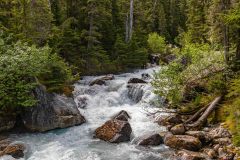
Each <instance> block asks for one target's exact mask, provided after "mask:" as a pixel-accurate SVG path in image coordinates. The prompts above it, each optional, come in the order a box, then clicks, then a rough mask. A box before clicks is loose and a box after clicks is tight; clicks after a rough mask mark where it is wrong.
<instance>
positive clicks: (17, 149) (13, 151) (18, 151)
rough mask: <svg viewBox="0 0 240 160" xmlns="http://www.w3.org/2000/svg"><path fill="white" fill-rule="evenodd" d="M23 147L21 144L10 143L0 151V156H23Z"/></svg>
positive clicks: (17, 157)
mask: <svg viewBox="0 0 240 160" xmlns="http://www.w3.org/2000/svg"><path fill="white" fill-rule="evenodd" d="M25 149H26V147H25V146H24V145H23V144H17V143H12V144H9V145H8V146H7V147H6V148H4V149H3V150H2V151H0V157H1V156H4V155H11V156H12V157H13V158H16V159H19V158H23V157H24V150H25Z"/></svg>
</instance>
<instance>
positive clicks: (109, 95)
mask: <svg viewBox="0 0 240 160" xmlns="http://www.w3.org/2000/svg"><path fill="white" fill-rule="evenodd" d="M158 69H159V68H151V69H146V70H138V71H136V72H134V73H124V74H120V75H115V79H114V80H111V81H107V82H106V85H103V86H98V85H94V86H89V83H90V82H91V81H92V80H94V79H96V78H98V77H93V76H88V77H83V79H82V80H80V81H79V82H77V83H76V84H75V90H74V97H75V101H76V103H78V99H79V97H80V98H81V97H85V98H86V99H87V101H86V106H85V108H79V110H80V112H81V114H82V115H83V116H84V117H85V118H86V120H87V122H86V123H85V124H83V125H80V126H75V127H71V128H66V129H57V130H53V131H49V132H46V133H32V134H31V133H24V134H11V135H10V139H13V140H15V141H20V142H23V143H25V144H26V145H27V146H28V147H27V148H28V149H27V151H26V153H25V158H24V159H26V160H161V159H162V160H167V159H170V158H169V157H170V155H171V154H172V152H171V150H170V149H169V148H168V147H166V146H165V145H160V146H157V147H140V146H137V145H136V144H135V143H134V138H136V137H139V136H142V135H144V134H146V133H153V132H156V133H159V132H162V131H165V130H166V128H165V127H161V126H159V125H158V124H156V123H154V117H152V116H149V115H147V114H146V108H148V109H150V110H155V109H156V108H155V106H156V105H154V104H155V103H156V102H159V101H160V99H159V97H158V96H156V95H155V94H154V93H153V88H152V86H151V84H150V83H149V84H146V85H139V86H136V87H135V89H133V90H132V91H131V94H132V98H129V93H128V92H129V91H128V88H127V82H128V80H129V79H130V78H133V77H137V78H141V75H142V74H143V73H147V74H149V75H152V74H153V72H154V71H156V70H158ZM148 81H150V80H148ZM139 96H140V99H141V100H140V101H137V100H139ZM121 110H125V111H127V112H128V113H129V115H130V116H131V119H130V121H129V122H130V124H131V127H132V130H133V133H132V141H131V142H128V143H120V144H111V143H108V142H104V141H101V140H99V139H96V138H93V137H94V131H95V129H96V128H97V127H99V126H101V125H102V124H103V123H104V122H106V121H107V120H109V119H110V118H111V117H112V116H113V115H114V114H116V113H118V112H119V111H121ZM0 159H1V158H0ZM10 159H12V158H10V157H3V158H2V160H10Z"/></svg>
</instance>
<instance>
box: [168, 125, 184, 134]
mask: <svg viewBox="0 0 240 160" xmlns="http://www.w3.org/2000/svg"><path fill="white" fill-rule="evenodd" d="M185 131H186V130H185V126H184V125H183V124H178V125H175V126H174V127H172V128H171V129H170V132H172V134H175V135H183V134H184V133H185Z"/></svg>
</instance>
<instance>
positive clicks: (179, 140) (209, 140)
mask: <svg viewBox="0 0 240 160" xmlns="http://www.w3.org/2000/svg"><path fill="white" fill-rule="evenodd" d="M158 123H159V124H160V125H165V126H167V128H168V130H169V131H168V132H167V133H166V134H165V136H164V144H165V145H167V146H169V147H171V148H174V149H176V150H177V152H176V157H177V159H179V160H195V159H197V160H198V159H219V160H235V159H238V158H239V157H238V155H237V154H236V149H237V148H235V147H234V146H233V145H232V142H231V137H232V135H231V133H230V132H229V131H228V130H227V129H225V128H224V127H223V126H222V125H218V126H213V127H209V128H203V130H194V129H193V130H191V129H187V127H185V125H184V123H183V122H182V119H181V116H178V115H172V116H168V117H167V118H165V119H161V120H159V121H158Z"/></svg>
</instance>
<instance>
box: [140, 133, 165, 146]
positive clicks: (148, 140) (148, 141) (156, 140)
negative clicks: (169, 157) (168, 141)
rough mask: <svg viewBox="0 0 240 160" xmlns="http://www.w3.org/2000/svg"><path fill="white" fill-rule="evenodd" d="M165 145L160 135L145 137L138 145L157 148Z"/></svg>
mask: <svg viewBox="0 0 240 160" xmlns="http://www.w3.org/2000/svg"><path fill="white" fill-rule="evenodd" d="M162 143H163V138H162V137H161V136H160V135H159V134H152V135H144V136H143V137H141V138H140V141H139V142H138V145H142V146H147V145H151V146H157V145H160V144H162Z"/></svg>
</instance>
